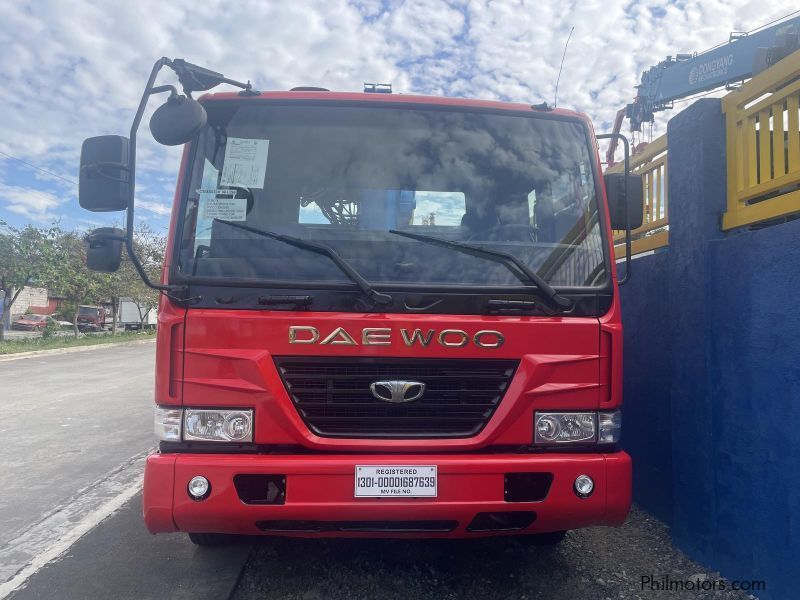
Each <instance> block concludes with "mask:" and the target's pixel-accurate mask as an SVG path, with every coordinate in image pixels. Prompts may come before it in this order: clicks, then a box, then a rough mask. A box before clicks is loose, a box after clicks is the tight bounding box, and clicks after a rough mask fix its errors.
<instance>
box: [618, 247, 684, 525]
mask: <svg viewBox="0 0 800 600" xmlns="http://www.w3.org/2000/svg"><path fill="white" fill-rule="evenodd" d="M668 259H669V253H668V251H663V252H659V253H657V254H653V255H650V256H644V257H642V258H638V259H635V260H633V261H632V262H633V264H632V265H631V267H632V268H631V275H632V277H631V279H630V280H629V281H628V283H627V284H626V285H624V286H622V287H621V288H620V292H621V302H622V315H623V321H624V323H623V325H624V328H623V333H624V339H623V348H624V349H625V350H624V351H625V356H624V357H623V364H624V370H625V376H624V378H623V381H624V389H623V398H624V399H625V405H624V410H623V419H624V422H623V427H622V430H623V432H624V435H623V436H622V445H623V446H624V448H625V450H627V451H628V453H629V454H630V455H631V456H633V457H634V461H633V494H634V497H635V498H636V501H637V502H638V503H639V505H641V506H643V507H645V508H647V510H648V511H650V512H651V513H652V514H653V515H654V516H656V517H658V518H659V519H661V520H662V521H665V522H667V523H672V437H671V431H672V424H671V419H670V401H669V399H670V395H669V385H668V382H669V379H670V361H671V358H672V352H671V350H670V346H671V339H670V323H669V314H670V313H669V281H668V280H667V278H666V276H665V274H666V269H667V264H668V262H667V261H668ZM623 268H624V267H623Z"/></svg>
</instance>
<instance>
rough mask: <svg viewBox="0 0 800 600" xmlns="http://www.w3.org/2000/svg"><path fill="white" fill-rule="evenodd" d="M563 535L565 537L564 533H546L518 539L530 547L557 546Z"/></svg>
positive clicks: (522, 536) (523, 536)
mask: <svg viewBox="0 0 800 600" xmlns="http://www.w3.org/2000/svg"><path fill="white" fill-rule="evenodd" d="M565 535H567V532H566V531H548V532H547V533H534V534H531V535H521V536H519V539H520V540H521V541H524V542H525V543H526V544H529V545H531V546H557V545H558V543H559V542H560V541H561V540H563V539H564V536H565Z"/></svg>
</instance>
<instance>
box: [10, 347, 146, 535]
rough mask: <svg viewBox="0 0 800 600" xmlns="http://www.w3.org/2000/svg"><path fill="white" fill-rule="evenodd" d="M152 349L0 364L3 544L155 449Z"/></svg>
mask: <svg viewBox="0 0 800 600" xmlns="http://www.w3.org/2000/svg"><path fill="white" fill-rule="evenodd" d="M154 348H155V345H154V344H153V343H152V342H150V343H144V344H134V345H127V344H123V345H112V346H106V347H103V348H98V349H96V350H95V349H93V350H89V351H86V352H75V353H67V354H47V355H43V356H36V357H32V358H26V359H21V360H11V361H7V362H0V402H1V403H2V409H3V418H2V419H0V439H2V444H0V461H2V463H1V464H2V469H0V490H2V494H0V523H3V527H2V528H0V548H2V547H3V546H4V545H6V544H7V543H8V542H9V541H10V540H12V539H14V538H15V537H16V536H18V535H19V534H20V533H21V532H22V531H24V530H25V529H27V528H29V527H30V526H31V525H32V524H34V523H36V522H37V521H38V520H40V519H41V517H42V516H43V515H45V514H47V513H48V512H50V511H51V510H52V509H53V508H54V507H58V506H61V505H63V504H64V503H65V501H67V500H68V499H69V498H70V497H72V496H73V495H74V494H76V493H77V492H79V491H80V490H82V489H84V488H85V487H86V486H88V485H90V484H92V483H93V482H95V481H97V480H98V479H99V478H101V477H103V476H104V475H105V474H107V473H109V472H110V471H112V470H113V469H115V468H117V467H119V466H120V465H122V464H123V463H125V462H126V461H128V460H129V459H131V458H132V457H133V456H134V455H137V454H139V453H141V452H143V451H145V450H147V449H148V448H150V447H152V446H153V444H154V438H153V404H152V402H153V366H154V362H155V353H154Z"/></svg>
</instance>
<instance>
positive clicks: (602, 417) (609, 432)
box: [597, 410, 622, 444]
mask: <svg viewBox="0 0 800 600" xmlns="http://www.w3.org/2000/svg"><path fill="white" fill-rule="evenodd" d="M621 432H622V412H621V411H619V410H612V411H609V412H600V413H597V441H598V442H599V443H601V444H616V443H617V442H618V441H619V435H620V433H621Z"/></svg>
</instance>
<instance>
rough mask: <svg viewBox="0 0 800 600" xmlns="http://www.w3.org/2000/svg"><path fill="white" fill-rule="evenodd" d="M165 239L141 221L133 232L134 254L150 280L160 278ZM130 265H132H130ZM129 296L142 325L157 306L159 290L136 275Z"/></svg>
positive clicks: (158, 279)
mask: <svg viewBox="0 0 800 600" xmlns="http://www.w3.org/2000/svg"><path fill="white" fill-rule="evenodd" d="M166 245H167V241H166V239H165V238H164V236H161V235H158V234H156V233H155V232H154V231H153V230H152V229H150V228H149V227H148V226H147V225H146V224H145V223H142V224H141V225H140V226H139V228H138V229H137V230H136V231H135V232H134V234H133V246H134V249H135V250H136V255H137V256H138V257H139V260H141V262H142V267H144V270H145V272H146V273H147V275H148V276H149V277H150V280H151V281H160V280H161V272H160V271H161V268H162V266H163V265H164V249H165V248H166ZM131 266H132V265H131ZM130 298H131V300H132V301H133V303H134V304H136V308H137V309H138V311H139V325H141V326H142V327H144V321H145V319H147V315H148V314H150V311H151V310H153V309H154V308H156V307H157V306H158V301H159V298H160V292H159V291H158V290H154V289H153V288H150V287H147V286H146V285H145V284H144V282H143V281H142V280H141V279H140V278H138V277H137V279H136V285H135V287H134V289H133V290H132V293H131V294H130Z"/></svg>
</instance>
